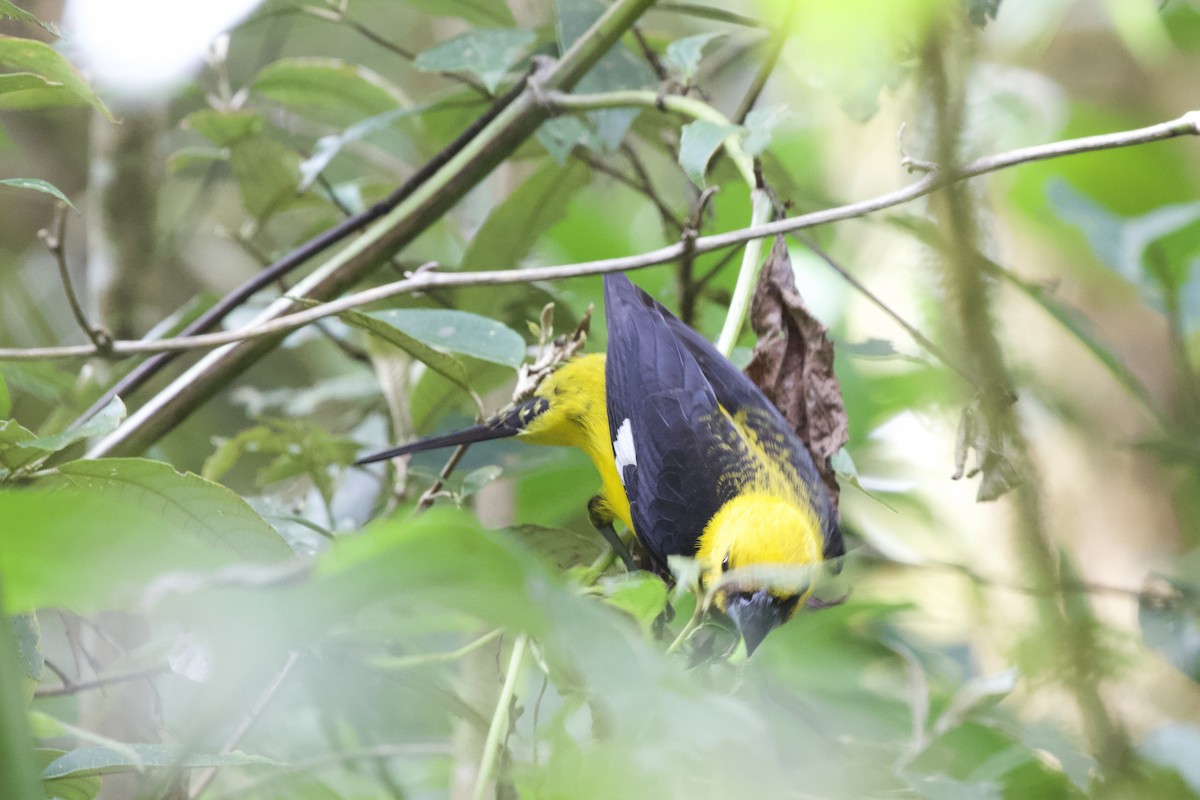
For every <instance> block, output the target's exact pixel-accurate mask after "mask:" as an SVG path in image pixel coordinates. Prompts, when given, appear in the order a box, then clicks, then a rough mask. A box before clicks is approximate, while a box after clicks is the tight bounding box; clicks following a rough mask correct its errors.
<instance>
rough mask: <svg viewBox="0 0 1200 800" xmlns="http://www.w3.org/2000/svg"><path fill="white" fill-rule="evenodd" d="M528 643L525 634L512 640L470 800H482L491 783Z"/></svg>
mask: <svg viewBox="0 0 1200 800" xmlns="http://www.w3.org/2000/svg"><path fill="white" fill-rule="evenodd" d="M528 645H529V637H528V636H526V635H525V634H521V635H520V636H518V637H517V640H516V641H515V642H513V649H512V655H511V656H509V659H508V674H506V675H505V676H504V686H503V688H501V689H500V697H499V698H498V699H497V700H496V713H495V714H493V715H492V724H491V726H490V727H489V728H488V733H487V739H486V740H485V741H484V743H483V757H482V758H481V759H480V761H479V773H478V774H477V775H476V776H475V790H474V791H473V792H472V793H471V800H483V796H484V794H486V792H487V786H488V784H489V783H491V780H492V773H493V772H494V771H495V768H496V756H497V755H498V754H499V752H500V740H501V738H502V737H503V736H504V734H505V732H506V731H507V730H508V708H509V706H510V705H512V698H513V695H514V694H515V693H516V690H517V678H518V676H519V675H520V673H521V662H522V661H523V660H524V659H525V648H526V647H527V646H528Z"/></svg>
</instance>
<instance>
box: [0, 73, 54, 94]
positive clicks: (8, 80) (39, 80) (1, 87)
mask: <svg viewBox="0 0 1200 800" xmlns="http://www.w3.org/2000/svg"><path fill="white" fill-rule="evenodd" d="M61 86H62V84H61V83H55V82H54V81H52V80H50V79H49V78H46V77H45V76H43V75H36V74H34V73H32V72H10V73H8V74H6V75H0V95H2V94H8V93H9V92H24V91H26V90H29V89H46V88H52V89H54V88H60V87H61Z"/></svg>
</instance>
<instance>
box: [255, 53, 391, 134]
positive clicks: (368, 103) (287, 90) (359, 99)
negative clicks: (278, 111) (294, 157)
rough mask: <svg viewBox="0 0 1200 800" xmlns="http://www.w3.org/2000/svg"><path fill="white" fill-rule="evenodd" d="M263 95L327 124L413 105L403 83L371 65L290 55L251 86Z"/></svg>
mask: <svg viewBox="0 0 1200 800" xmlns="http://www.w3.org/2000/svg"><path fill="white" fill-rule="evenodd" d="M250 87H251V89H253V91H254V92H255V93H256V94H258V95H261V96H262V97H265V98H268V99H270V100H274V101H275V102H277V103H280V104H282V105H285V106H287V107H288V108H290V109H293V110H295V111H297V112H299V113H302V114H305V115H307V116H311V117H314V118H317V119H320V120H323V121H326V122H333V123H338V124H341V123H350V122H355V121H358V120H361V119H362V118H363V117H370V116H374V115H377V114H382V113H384V112H387V111H393V110H395V109H397V108H398V107H401V106H405V105H408V98H407V97H405V95H404V92H402V91H401V90H400V89H399V87H397V86H395V85H393V84H392V83H391V82H389V81H388V80H386V79H384V78H383V77H382V76H380V75H379V74H378V73H376V72H374V71H373V70H370V69H368V68H366V67H363V66H359V65H356V64H350V63H348V62H345V61H342V60H340V59H336V58H285V59H281V60H279V61H276V62H274V63H271V64H268V65H267V66H265V67H263V68H262V69H261V70H259V72H258V74H257V75H255V76H254V80H253V81H252V82H251V84H250Z"/></svg>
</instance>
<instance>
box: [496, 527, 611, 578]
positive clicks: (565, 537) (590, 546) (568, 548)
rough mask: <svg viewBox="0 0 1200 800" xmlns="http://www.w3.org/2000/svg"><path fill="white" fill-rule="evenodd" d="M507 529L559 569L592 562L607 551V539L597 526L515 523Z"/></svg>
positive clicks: (506, 529) (510, 533)
mask: <svg viewBox="0 0 1200 800" xmlns="http://www.w3.org/2000/svg"><path fill="white" fill-rule="evenodd" d="M504 530H505V531H506V532H507V533H508V534H509V535H511V536H513V537H515V538H516V539H518V540H519V541H520V542H521V543H522V544H524V545H525V546H526V547H528V548H529V549H530V550H533V551H534V552H535V553H537V554H538V555H540V556H542V557H543V558H545V559H546V560H547V561H549V562H550V564H552V565H553V566H554V567H555V568H556V569H559V570H567V569H570V568H571V567H576V566H579V565H580V564H590V563H592V562H593V561H595V560H596V558H597V557H598V556H599V555H600V554H601V553H602V552H604V547H605V544H604V539H603V538H602V537H601V536H600V533H599V532H597V531H594V530H588V531H581V530H575V529H573V528H548V527H544V526H542V525H513V526H510V527H508V528H505V529H504Z"/></svg>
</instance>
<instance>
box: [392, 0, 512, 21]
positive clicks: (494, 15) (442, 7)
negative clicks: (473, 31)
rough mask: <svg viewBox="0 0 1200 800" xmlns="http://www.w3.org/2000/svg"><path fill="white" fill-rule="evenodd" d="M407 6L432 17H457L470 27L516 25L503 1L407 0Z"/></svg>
mask: <svg viewBox="0 0 1200 800" xmlns="http://www.w3.org/2000/svg"><path fill="white" fill-rule="evenodd" d="M408 5H411V6H415V7H416V8H419V9H421V10H422V11H424V12H425V13H427V14H431V15H434V16H441V17H458V18H459V19H464V20H466V21H467V22H469V23H471V24H472V25H479V26H486V27H492V28H496V27H511V26H512V25H515V24H516V20H515V19H513V15H512V12H511V11H509V10H508V4H507V3H506V2H504V0H408Z"/></svg>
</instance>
